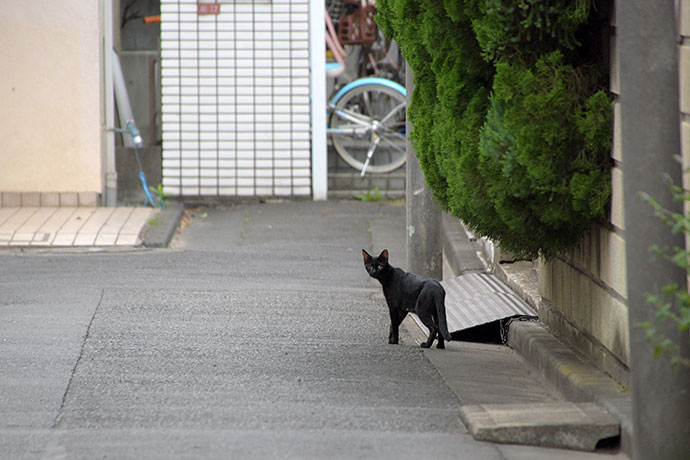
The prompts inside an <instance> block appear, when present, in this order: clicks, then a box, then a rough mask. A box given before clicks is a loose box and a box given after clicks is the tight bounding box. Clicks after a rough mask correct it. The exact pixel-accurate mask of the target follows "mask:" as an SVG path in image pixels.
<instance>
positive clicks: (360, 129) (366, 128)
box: [329, 83, 407, 175]
mask: <svg viewBox="0 0 690 460" xmlns="http://www.w3.org/2000/svg"><path fill="white" fill-rule="evenodd" d="M405 108H406V99H405V96H404V95H403V94H401V93H400V92H399V91H397V90H396V89H394V88H391V87H389V86H384V85H382V84H378V83H368V84H363V85H360V86H356V87H353V88H352V89H351V90H349V91H347V92H345V93H344V94H343V95H342V96H341V97H340V98H339V99H338V100H337V101H336V102H335V104H334V106H333V107H332V112H331V117H330V121H329V133H330V134H331V139H332V141H333V147H335V150H336V152H338V155H340V157H341V158H342V159H343V160H344V161H345V162H346V163H347V164H349V165H350V166H352V167H353V168H355V169H357V170H359V171H362V175H364V173H365V172H371V173H387V172H390V171H393V170H395V169H397V168H399V167H400V166H402V165H403V164H404V163H405V161H406V159H407V155H406V152H405V112H406V111H405ZM367 159H368V160H369V161H368V162H367ZM365 165H366V168H365Z"/></svg>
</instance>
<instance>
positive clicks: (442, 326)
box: [434, 288, 452, 341]
mask: <svg viewBox="0 0 690 460" xmlns="http://www.w3.org/2000/svg"><path fill="white" fill-rule="evenodd" d="M434 303H435V304H436V316H437V317H438V332H439V334H441V337H443V340H446V341H450V340H452V338H451V336H450V332H448V324H447V323H446V291H444V290H443V288H441V290H440V291H438V292H437V293H436V294H435V295H434Z"/></svg>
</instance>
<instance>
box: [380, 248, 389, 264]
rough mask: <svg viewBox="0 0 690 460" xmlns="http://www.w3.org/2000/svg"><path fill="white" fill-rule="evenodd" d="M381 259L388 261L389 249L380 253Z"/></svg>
mask: <svg viewBox="0 0 690 460" xmlns="http://www.w3.org/2000/svg"><path fill="white" fill-rule="evenodd" d="M379 260H380V261H382V262H384V263H386V262H388V249H384V250H383V251H381V254H379Z"/></svg>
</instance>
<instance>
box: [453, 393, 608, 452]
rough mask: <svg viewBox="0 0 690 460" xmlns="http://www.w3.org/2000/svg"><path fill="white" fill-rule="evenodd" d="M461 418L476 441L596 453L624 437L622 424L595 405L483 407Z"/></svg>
mask: <svg viewBox="0 0 690 460" xmlns="http://www.w3.org/2000/svg"><path fill="white" fill-rule="evenodd" d="M460 413H461V417H462V420H463V422H464V423H465V425H466V426H467V429H468V430H469V431H470V433H471V434H472V436H473V437H474V438H475V439H478V440H482V441H491V442H498V443H508V444H529V445H539V446H546V447H557V448H565V449H577V450H588V451H593V450H595V449H596V446H597V443H598V442H599V441H601V440H603V439H608V438H613V437H616V436H618V435H619V434H620V424H619V422H618V420H617V419H615V418H614V417H612V416H611V415H610V414H609V413H608V412H606V411H605V410H604V409H603V408H601V407H600V406H599V405H597V404H594V403H579V404H577V403H572V402H558V403H537V404H481V405H475V406H463V407H462V409H461V412H460Z"/></svg>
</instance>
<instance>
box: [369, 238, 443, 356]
mask: <svg viewBox="0 0 690 460" xmlns="http://www.w3.org/2000/svg"><path fill="white" fill-rule="evenodd" d="M362 256H363V257H364V267H365V268H366V269H367V272H368V273H369V276H371V277H372V278H376V279H377V280H379V281H380V282H381V286H383V295H384V296H385V297H386V303H387V304H388V310H389V312H390V315H391V328H390V333H389V334H388V343H398V329H399V327H400V323H402V321H403V319H405V316H406V315H407V313H408V312H412V313H415V314H416V315H417V316H418V317H419V319H420V320H421V321H422V323H423V324H424V325H425V326H426V327H427V328H429V338H428V339H427V340H426V342H424V343H423V344H422V347H423V348H429V347H431V344H432V343H433V342H434V339H435V338H436V335H437V334H438V344H437V345H436V348H445V345H444V343H443V341H444V339H445V340H451V337H450V333H449V332H448V326H447V325H446V306H445V303H444V302H445V298H446V291H445V290H444V289H443V286H441V284H440V283H439V282H438V281H436V280H435V279H431V278H426V279H425V278H422V277H421V276H417V275H415V274H412V273H407V272H406V271H404V270H403V269H401V268H396V267H393V266H392V265H390V264H389V263H388V249H384V250H383V251H382V252H381V254H379V256H378V257H373V256H371V255H369V253H368V252H367V251H365V250H364V249H362Z"/></svg>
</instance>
